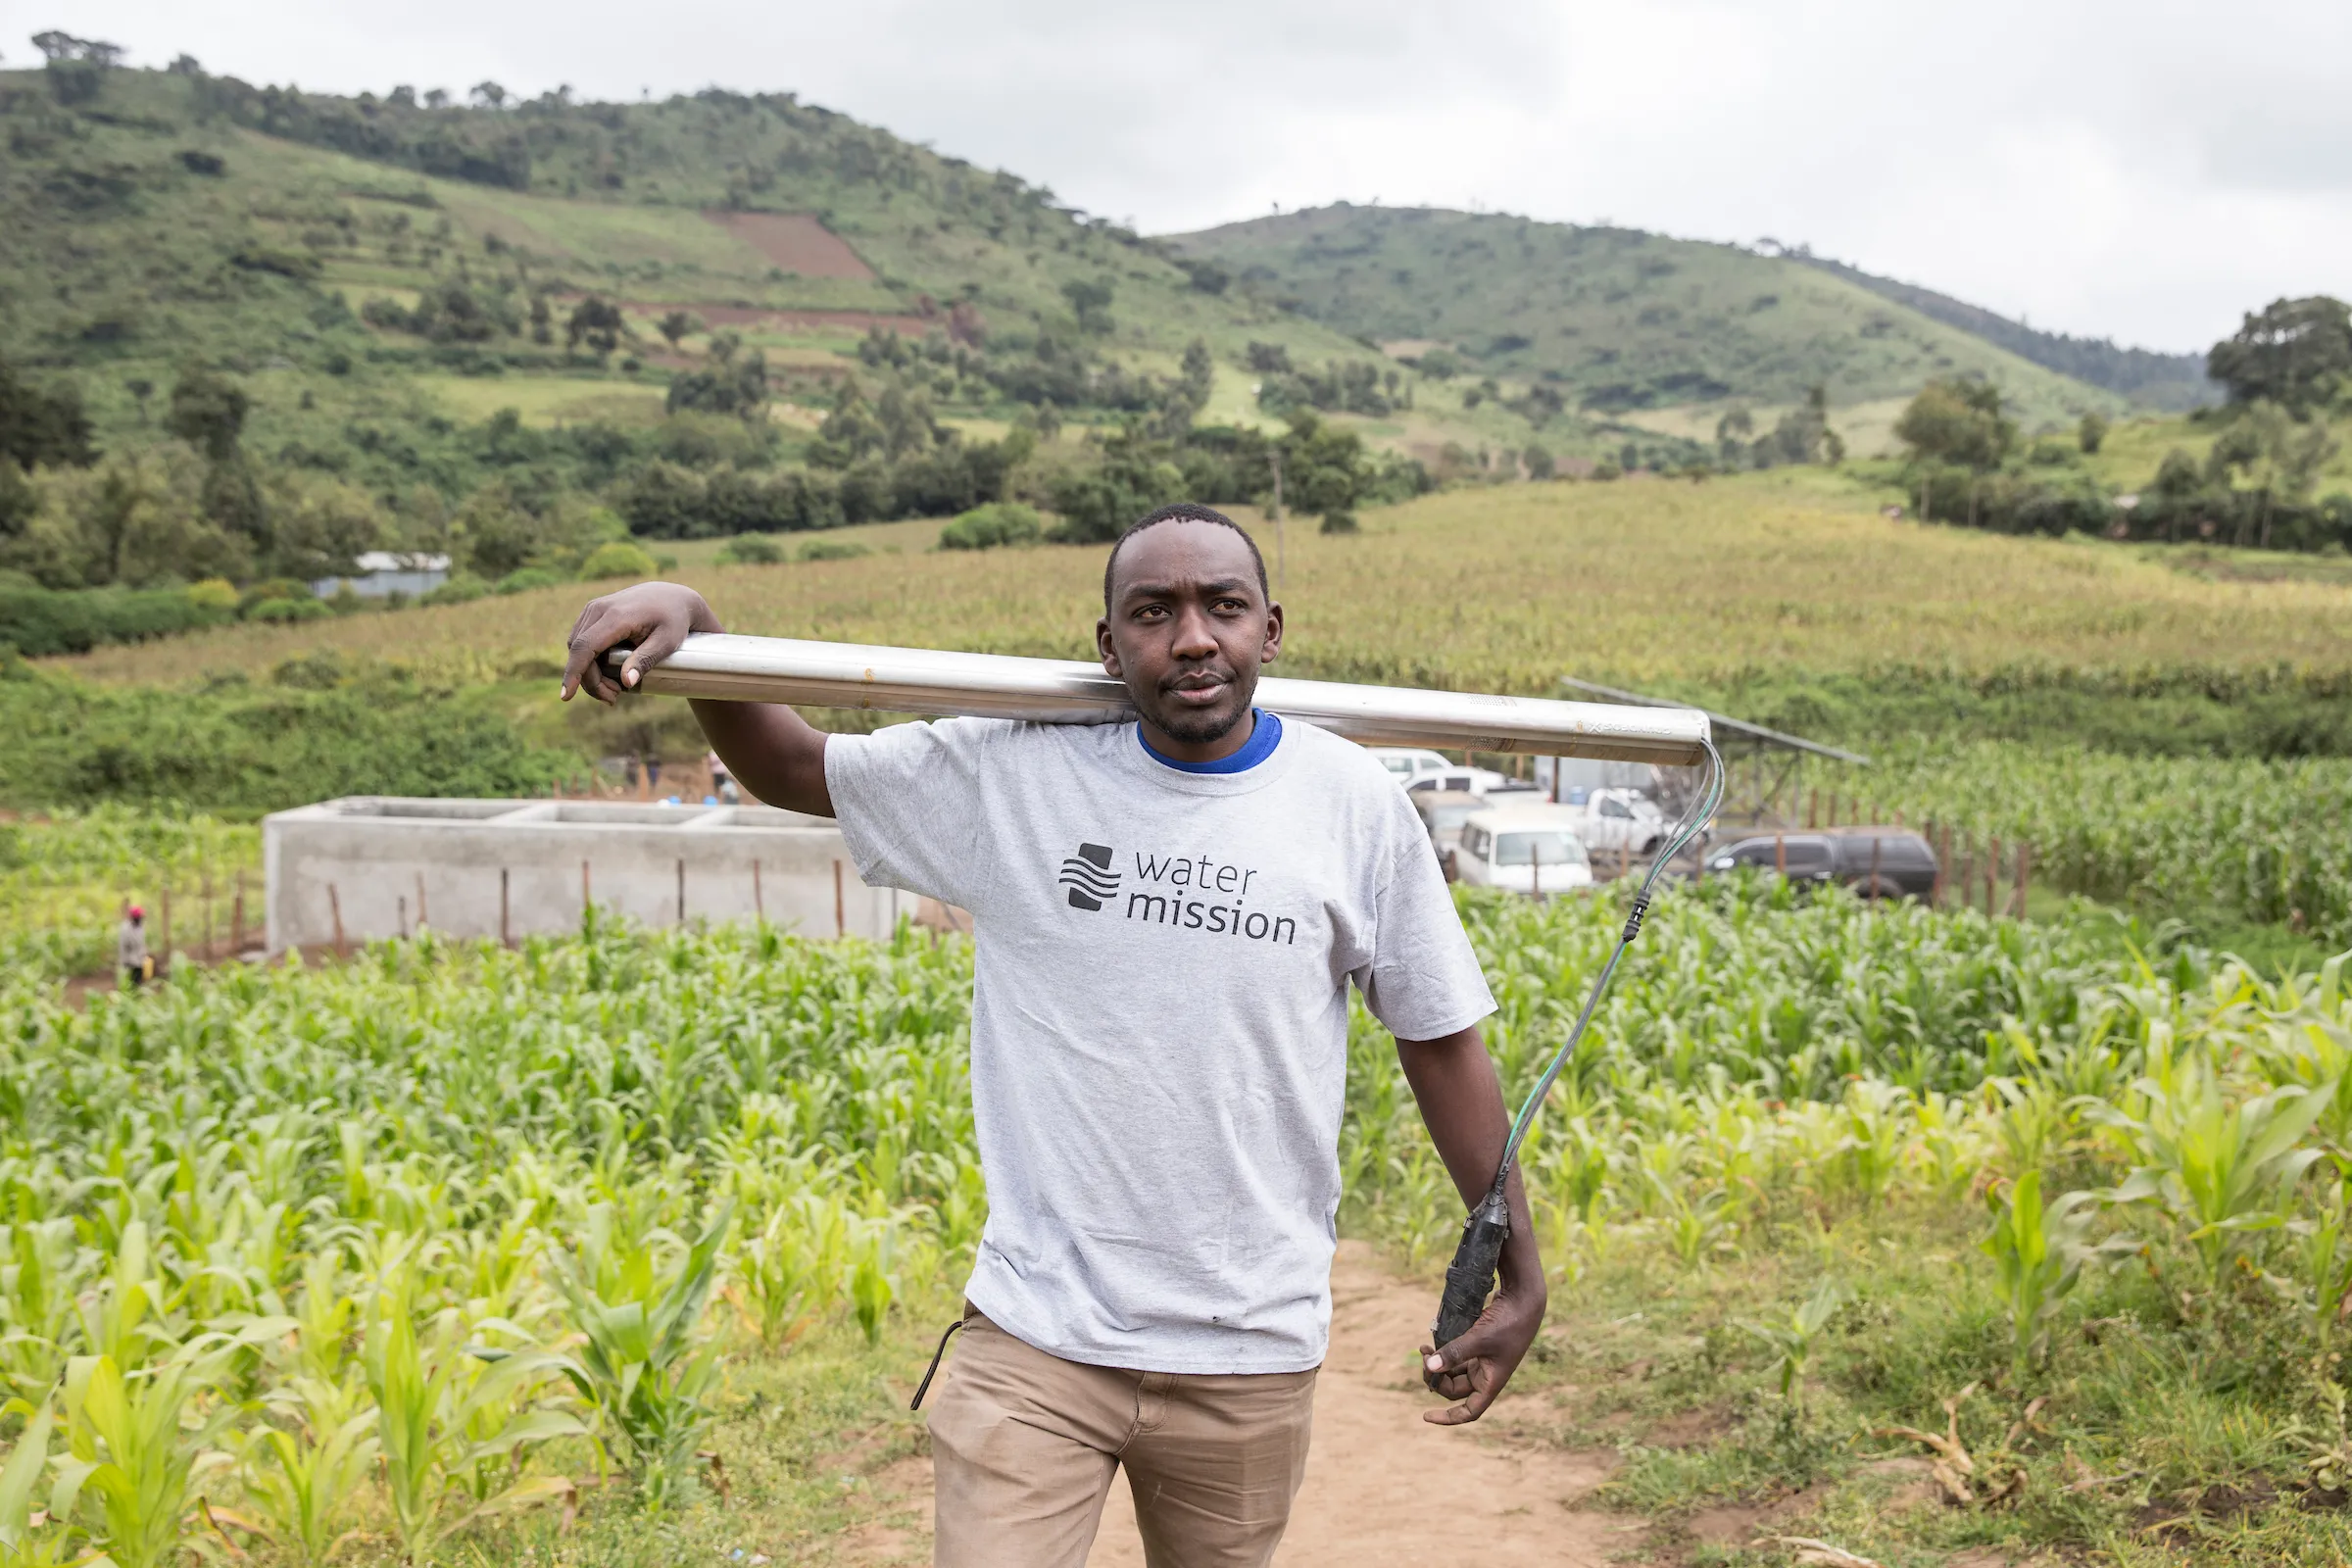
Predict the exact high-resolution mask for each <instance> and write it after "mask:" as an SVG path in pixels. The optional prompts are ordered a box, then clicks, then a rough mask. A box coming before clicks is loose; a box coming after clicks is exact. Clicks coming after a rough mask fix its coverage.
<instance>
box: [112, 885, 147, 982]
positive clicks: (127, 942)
mask: <svg viewBox="0 0 2352 1568" xmlns="http://www.w3.org/2000/svg"><path fill="white" fill-rule="evenodd" d="M115 963H116V965H117V967H119V968H120V969H121V970H122V971H123V984H124V985H126V986H128V987H130V988H131V989H132V990H134V991H135V990H137V989H138V988H139V987H140V986H142V985H144V984H146V983H147V981H148V980H150V979H152V978H153V977H154V975H155V960H154V959H153V958H151V957H149V956H147V911H146V910H145V909H142V908H140V907H138V906H137V905H135V904H128V905H124V906H123V924H122V926H121V927H120V928H119V929H118V930H117V931H116V932H115Z"/></svg>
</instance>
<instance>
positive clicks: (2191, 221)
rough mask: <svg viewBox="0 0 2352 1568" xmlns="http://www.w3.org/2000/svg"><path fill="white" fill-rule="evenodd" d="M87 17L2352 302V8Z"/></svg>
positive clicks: (1208, 162)
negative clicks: (2343, 79) (799, 100)
mask: <svg viewBox="0 0 2352 1568" xmlns="http://www.w3.org/2000/svg"><path fill="white" fill-rule="evenodd" d="M72 9H73V13H74V15H73V17H72V18H71V19H70V20H72V21H73V23H74V30H76V31H80V32H84V33H95V34H97V35H100V36H104V37H108V38H112V39H115V40H117V41H119V42H123V43H125V44H127V45H129V46H130V47H131V48H132V50H133V53H134V58H137V59H140V60H143V61H147V62H150V63H160V62H161V61H163V60H167V59H169V58H170V57H171V56H172V54H175V53H177V52H179V51H181V50H183V49H184V50H187V51H189V52H191V53H193V54H196V55H197V56H199V57H200V58H202V59H203V60H204V61H205V63H206V64H207V65H208V66H209V67H211V68H212V69H215V70H219V71H223V72H228V73H235V74H238V75H242V76H245V77H247V78H249V79H253V80H263V81H288V80H291V81H298V82H300V83H301V84H302V85H305V86H309V87H315V88H324V89H334V90H358V89H360V88H363V87H372V88H375V89H378V90H381V89H383V88H385V87H388V86H390V85H392V84H393V83H395V82H400V81H408V82H413V83H415V84H417V86H419V87H424V86H430V85H436V84H438V85H446V86H449V87H452V88H454V89H458V90H461V91H462V90H463V89H464V88H466V87H467V86H469V85H471V84H472V83H473V82H475V81H478V80H481V79H483V78H484V77H494V78H496V79H498V80H500V81H502V82H504V83H505V84H506V85H507V86H508V87H509V88H511V89H515V90H518V91H521V92H524V93H536V92H540V91H543V90H545V89H547V88H550V87H553V86H555V85H556V84H558V83H559V82H568V83H570V84H571V85H572V86H573V87H574V88H575V89H577V90H578V91H580V92H582V93H583V94H586V95H592V96H598V97H615V98H634V97H636V96H637V95H638V93H639V91H640V90H641V89H651V90H652V91H653V92H655V93H656V94H662V93H667V92H670V91H676V90H691V89H693V88H695V87H699V86H702V85H705V84H708V83H711V82H713V81H715V82H719V83H722V84H724V85H728V86H734V87H741V88H746V89H768V90H780V91H797V92H799V93H800V94H801V95H802V96H803V97H804V98H806V99H809V100H810V101H812V102H817V103H822V104H826V105H828V106H830V107H833V108H837V109H840V110H843V111H845V112H847V113H850V114H854V115H857V116H858V117H859V118H861V119H864V120H868V121H872V122H875V123H880V124H883V125H885V126H887V127H889V128H890V129H892V130H894V131H897V132H898V133H900V134H902V135H906V136H908V137H912V138H914V139H917V140H924V141H929V142H931V143H933V144H934V145H936V146H938V147H939V148H941V149H942V150H943V151H949V152H953V153H956V154H957V155H959V156H962V157H965V158H969V159H972V160H973V161H974V162H977V163H980V164H984V165H988V166H992V167H1001V168H1006V169H1011V170H1013V171H1015V172H1019V173H1020V174H1022V175H1024V176H1026V177H1028V178H1031V179H1035V180H1039V181H1042V182H1044V183H1047V184H1050V185H1052V186H1053V187H1054V189H1055V190H1056V191H1058V192H1059V193H1061V195H1062V196H1063V197H1064V198H1065V199H1068V200H1072V201H1076V202H1078V203H1080V204H1082V205H1084V206H1085V207H1087V208H1089V209H1090V210H1093V211H1096V212H1101V213H1104V214H1108V215H1110V216H1112V217H1115V218H1133V219H1134V220H1136V221H1138V222H1140V223H1141V224H1143V225H1144V226H1145V227H1146V228H1148V229H1152V230H1162V231H1164V230H1170V229H1178V228H1188V227H1194V226H1200V225H1204V224H1208V223H1213V222H1219V221H1228V220H1231V219H1236V218H1246V217H1250V216H1254V215H1256V214H1259V213H1263V212H1265V211H1267V210H1268V208H1269V206H1270V205H1271V204H1273V203H1277V202H1279V203H1281V204H1282V205H1283V206H1284V207H1286V208H1288V207H1293V206H1303V205H1312V204H1316V203H1321V202H1325V201H1329V200H1332V199H1335V198H1343V197H1344V198H1348V199H1350V200H1355V201H1368V200H1371V199H1374V198H1378V199H1380V200H1382V201H1384V202H1387V203H1390V204H1392V205H1401V204H1404V203H1410V202H1429V203H1439V204H1444V205H1449V206H1470V205H1474V204H1483V205H1486V206H1489V207H1495V208H1501V209H1505V210H1509V211H1513V212H1524V213H1530V214H1533V215H1534V216H1536V217H1539V218H1547V219H1559V220H1563V221H1588V222H1589V221H1597V220H1599V219H1602V218H1607V219H1611V220H1613V221H1617V222H1620V223H1630V224H1636V225H1639V226H1642V227H1649V228H1657V229H1663V230H1665V231H1667V232H1671V233H1677V234H1686V235H1693V236H1699V237H1711V238H1720V239H1753V238H1755V237H1757V236H1759V235H1764V234H1770V235H1774V236H1776V237H1778V238H1780V239H1783V240H1785V241H1788V242H1789V243H1797V242H1800V241H1801V242H1808V243H1810V244H1812V245H1813V247H1814V248H1815V249H1816V250H1818V251H1821V252H1823V253H1825V254H1829V255H1834V256H1838V257H1840V258H1842V259H1845V260H1849V261H1852V262H1855V263H1857V264H1859V265H1861V266H1864V267H1867V268H1870V269H1871V270H1877V271H1883V272H1888V273H1892V274H1894V275H1896V276H1900V277H1904V278H1908V279H1911V280H1913V281H1916V282H1921V283H1926V284H1928V285H1930V286H1932V287H1936V288H1940V289H1943V290H1945V291H1946V292H1949V293H1953V294H1957V295H1959V296H1961V297H1963V298H1966V299H1971V300H1975V301H1977V302H1979V303H1982V304H1985V305H1988V306H1991V307H1992V308H1994V309H1997V310H2002V311H2005V312H2009V313H2012V314H2022V315H2025V316H2028V317H2029V318H2030V319H2032V320H2033V321H2034V324H2036V325H2039V326H2045V327H2051V328H2054V329H2060V330H2066V331H2073V332H2082V333H2093V334H2112V335H2114V336H2116V337H2118V338H2120V339H2122V340H2124V341H2128V342H2140V343H2147V344H2150V345H2152V346H2157V347H2165V348H2197V347H2202V346H2203V345H2205V344H2206V343H2209V342H2210V341H2211V340H2212V339H2213V338H2215V337H2216V336H2218V335H2220V334H2222V333H2224V332H2227V331H2229V330H2230V329H2231V328H2232V327H2233V326H2234V325H2235V323H2236V320H2237V318H2238V315H2239V313H2240V312H2241V311H2244V310H2246V309H2249V308H2252V307H2255V306H2259V305H2261V304H2263V303H2265V302H2267V301H2269V300H2270V299H2272V298H2275V297H2277V296H2278V295H2281V294H2298V293H2309V292H2314V291H2332V292H2336V293H2344V292H2352V278H2347V277H2346V276H2345V271H2346V268H2345V265H2344V263H2343V262H2342V261H2341V260H2340V259H2341V258H2344V257H2346V256H2348V255H2352V95H2347V94H2344V93H2342V92H2340V91H2338V90H2336V87H2335V83H2334V81H2333V80H2331V79H2330V78H2331V76H2332V75H2334V74H2337V73H2340V69H2341V65H2340V63H2341V62H2342V61H2343V60H2344V59H2345V58H2346V56H2347V52H2348V49H2352V8H2347V7H2344V6H2341V5H2331V4H2328V3H2327V0H2240V3H2239V4H2237V5H2235V6H2232V7H2230V8H2229V9H2228V10H2227V11H2226V12H2225V11H2217V10H2216V9H2215V8H2213V7H2211V6H2190V5H2187V4H2181V3H2177V0H2161V3H2157V4H2153V5H2151V4H2146V3H2141V4H2125V3H2122V0H2075V3H2072V4H2060V5H2049V4H2041V5H2032V4H2026V3H2024V0H1989V3H1985V4H1970V5H1957V4H1939V5H1916V4H1915V5H1908V6H1898V5H1888V4H1887V3H1885V0H1745V3H1739V4H1733V3H1703V0H1657V3H1648V4H1630V3H1629V4H1594V3H1562V4H1539V3H1515V0H1456V3H1453V4H1449V5H1446V6H1432V5H1428V4H1425V3H1415V0H1355V3H1348V0H1254V3H1245V0H1197V3H1193V4H1188V5H1166V4H1151V5H1135V4H1129V5H1120V4H1115V3H1106V0H1091V3H1090V0H1008V3H1005V4H1000V5H997V6H993V7H975V6H970V5H968V4H956V3H952V0H879V3H868V4H862V5H846V6H845V5H843V4H841V3H840V0H828V3H826V4H810V3H808V0H790V3H786V4H777V5H752V4H748V3H743V0H679V3H675V4H671V5H667V6H664V7H662V8H659V9H650V10H649V9H648V8H646V7H644V6H642V5H622V4H619V3H617V0H583V3H578V4H568V5H556V4H553V3H548V0H510V3H509V4H507V5H504V6H501V7H498V8H495V9H491V8H485V7H483V6H481V5H479V4H478V3H474V4H459V3H456V0H411V3H410V4H407V5H404V6H401V7H391V8H387V7H368V8H362V7H358V6H346V7H341V8H336V9H335V10H332V11H329V10H327V9H325V8H321V7H319V6H317V5H315V4H314V5H302V4H298V3H296V0H242V3H241V4H239V5H236V6H234V7H233V8H232V7H228V6H220V7H212V8H207V10H208V11H209V12H210V15H209V16H208V17H207V18H206V19H205V20H204V21H203V22H201V23H199V22H196V21H194V20H192V17H191V14H190V13H188V12H186V11H185V10H184V9H183V8H180V7H175V6H166V5H164V4H162V3H161V0H78V3H77V4H76V5H75V6H74V7H73V8H72ZM0 42H5V41H4V40H0ZM26 52H27V51H24V50H23V49H22V48H21V46H19V47H12V48H10V49H9V53H10V54H11V55H12V56H14V57H16V58H19V59H22V58H23V57H24V55H25V53H26Z"/></svg>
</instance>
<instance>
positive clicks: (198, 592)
mask: <svg viewBox="0 0 2352 1568" xmlns="http://www.w3.org/2000/svg"><path fill="white" fill-rule="evenodd" d="M187 595H188V603H189V604H191V605H193V606H195V607H196V608H197V609H198V610H200V611H203V612H205V613H208V614H214V615H219V616H220V617H221V618H222V619H223V620H225V619H227V618H228V617H229V616H231V615H233V614H235V613H237V590H236V587H235V585H234V584H232V583H231V582H230V581H229V580H228V579H227V578H226V577H207V578H205V579H204V581H202V582H192V583H190V584H188V587H187Z"/></svg>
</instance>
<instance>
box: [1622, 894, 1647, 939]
mask: <svg viewBox="0 0 2352 1568" xmlns="http://www.w3.org/2000/svg"><path fill="white" fill-rule="evenodd" d="M1648 912H1649V895H1648V894H1647V893H1645V892H1644V893H1637V894H1635V895H1634V909H1633V912H1632V913H1631V914H1629V915H1627V916H1626V917H1625V943H1624V945H1625V946H1627V947H1631V946H1632V945H1633V941H1634V938H1636V937H1638V936H1640V935H1641V934H1642V916H1643V915H1645V914H1647V913H1648Z"/></svg>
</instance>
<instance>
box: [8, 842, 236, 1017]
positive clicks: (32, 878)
mask: <svg viewBox="0 0 2352 1568" xmlns="http://www.w3.org/2000/svg"><path fill="white" fill-rule="evenodd" d="M261 863H262V833H261V829H260V828H258V827H255V826H252V825H250V824H241V823H232V822H223V821H221V820H220V819H219V818H217V817H212V816H206V815H203V814H201V813H195V812H188V811H179V810H150V809H139V808H133V807H122V806H102V807H99V808H97V809H93V810H89V811H58V812H54V813H50V814H47V815H44V816H41V817H38V818H34V819H32V820H28V821H10V822H0V971H5V972H6V973H9V974H11V975H17V976H21V977H22V976H32V975H37V976H43V977H49V978H58V977H63V976H66V975H75V974H88V973H92V972H94V971H98V970H102V969H105V968H108V967H109V966H111V965H112V964H113V962H114V943H115V927H116V925H117V923H118V922H119V921H120V920H121V919H122V907H123V904H124V903H125V902H130V903H137V904H141V905H145V906H147V907H148V917H149V919H150V921H151V922H156V923H153V924H151V925H150V927H149V930H150V933H151V935H156V936H158V937H159V938H160V934H161V932H160V922H161V919H162V917H163V915H164V906H163V902H162V900H163V897H164V896H166V895H169V896H171V897H172V899H173V900H174V902H173V905H172V916H173V917H174V923H173V924H172V929H171V936H172V941H173V942H174V943H175V944H176V945H177V946H178V947H181V948H197V949H207V950H211V951H215V952H220V953H223V954H225V953H226V952H227V950H228V948H229V947H230V945H231V944H232V939H233V938H234V937H235V936H237V935H238V934H240V933H239V928H240V926H241V927H242V934H243V935H245V936H247V937H249V938H256V939H258V938H259V936H260V934H261V931H262V925H263V919H264V914H263V908H262V895H261V878H260V868H261ZM240 878H243V881H242V882H240V880H239V879H240ZM241 891H242V893H243V899H242V906H243V910H244V917H243V919H242V920H241V921H240V919H239V907H240V897H239V895H240V892H241ZM159 945H160V941H159Z"/></svg>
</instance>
